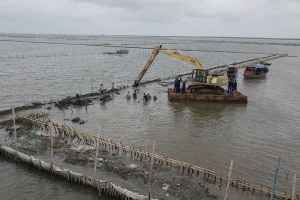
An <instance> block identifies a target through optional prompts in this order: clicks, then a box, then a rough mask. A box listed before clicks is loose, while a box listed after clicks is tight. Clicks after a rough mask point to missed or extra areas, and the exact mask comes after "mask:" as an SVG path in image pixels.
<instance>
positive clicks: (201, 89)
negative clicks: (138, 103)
mask: <svg viewBox="0 0 300 200" xmlns="http://www.w3.org/2000/svg"><path fill="white" fill-rule="evenodd" d="M159 53H162V54H165V55H168V56H170V57H173V58H176V59H179V60H181V61H184V62H187V63H190V64H192V65H194V70H193V72H192V73H191V74H192V81H191V84H189V86H188V87H187V91H189V92H191V93H198V94H203V93H215V94H223V93H224V89H223V88H222V87H220V86H225V85H227V84H228V77H227V76H226V75H220V74H216V73H215V71H213V70H212V69H205V68H203V65H202V63H201V62H200V61H199V60H198V59H197V58H192V57H189V56H185V55H182V54H180V53H178V52H177V51H174V50H171V49H168V48H163V47H162V45H158V46H156V47H155V48H154V49H153V51H152V53H151V55H150V58H149V59H148V61H147V63H146V64H145V66H144V68H143V70H142V71H141V72H140V74H139V75H138V77H137V79H136V80H135V81H134V84H133V87H138V85H139V82H140V81H141V79H142V78H143V76H144V75H145V73H146V72H147V70H148V69H149V67H150V65H151V64H152V62H153V61H154V59H155V58H156V56H157V54H159Z"/></svg>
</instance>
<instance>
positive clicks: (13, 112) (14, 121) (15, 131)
mask: <svg viewBox="0 0 300 200" xmlns="http://www.w3.org/2000/svg"><path fill="white" fill-rule="evenodd" d="M12 115H13V124H14V135H15V150H16V152H17V150H18V146H17V129H16V119H15V118H16V117H15V108H12ZM15 159H17V156H15Z"/></svg>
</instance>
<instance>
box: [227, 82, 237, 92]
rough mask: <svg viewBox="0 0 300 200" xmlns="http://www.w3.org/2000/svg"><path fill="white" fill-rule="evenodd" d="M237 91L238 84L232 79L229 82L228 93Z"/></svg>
mask: <svg viewBox="0 0 300 200" xmlns="http://www.w3.org/2000/svg"><path fill="white" fill-rule="evenodd" d="M235 91H237V82H236V80H232V79H230V81H229V82H228V93H231V92H235Z"/></svg>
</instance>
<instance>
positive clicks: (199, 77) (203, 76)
mask: <svg viewBox="0 0 300 200" xmlns="http://www.w3.org/2000/svg"><path fill="white" fill-rule="evenodd" d="M207 76H208V70H204V69H194V70H193V74H192V80H193V81H195V82H200V83H206V82H207Z"/></svg>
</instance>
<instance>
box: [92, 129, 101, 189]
mask: <svg viewBox="0 0 300 200" xmlns="http://www.w3.org/2000/svg"><path fill="white" fill-rule="evenodd" d="M100 129H101V126H100V125H99V128H98V138H97V144H96V155H95V166H94V185H95V180H96V167H97V157H98V148H99V138H100Z"/></svg>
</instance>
